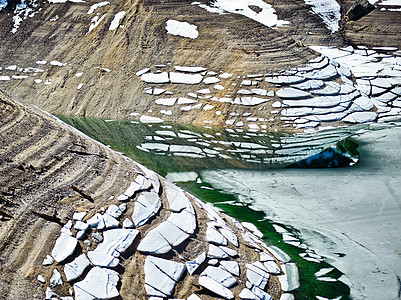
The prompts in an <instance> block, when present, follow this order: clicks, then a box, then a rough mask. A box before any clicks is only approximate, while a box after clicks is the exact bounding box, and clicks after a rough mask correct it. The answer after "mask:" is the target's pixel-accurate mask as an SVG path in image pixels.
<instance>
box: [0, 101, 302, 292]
mask: <svg viewBox="0 0 401 300" xmlns="http://www.w3.org/2000/svg"><path fill="white" fill-rule="evenodd" d="M0 97H1V98H0V100H1V101H0V105H1V110H0V113H1V118H0V119H1V126H0V137H1V144H2V147H1V156H0V157H1V170H0V183H1V184H0V185H1V191H0V192H1V196H0V197H1V198H0V200H1V206H0V217H1V219H0V259H1V262H2V263H1V266H0V271H1V274H2V278H1V280H0V287H1V288H0V290H1V292H0V297H1V298H2V299H26V298H27V297H28V298H29V299H43V298H44V295H45V297H46V299H52V298H59V297H66V298H63V299H71V298H68V297H71V296H73V297H74V299H98V298H102V299H111V298H113V299H115V297H121V298H123V299H147V297H149V296H155V297H159V298H158V299H164V298H166V297H174V298H188V299H199V298H197V297H200V299H211V298H216V297H222V298H225V299H233V297H234V296H235V298H237V297H242V298H247V297H251V296H252V295H254V294H257V295H265V294H266V293H269V294H270V295H271V297H272V298H273V299H280V298H281V297H282V299H291V297H292V296H291V294H287V293H284V294H283V291H290V290H292V289H294V288H296V287H297V275H296V267H295V265H294V264H292V263H289V257H288V256H287V255H285V253H280V250H279V249H277V248H273V247H268V246H266V245H265V244H264V243H263V242H262V241H261V240H260V238H258V237H257V236H255V235H254V234H253V233H252V232H251V231H249V230H248V229H246V228H244V227H243V226H242V225H241V224H240V223H238V222H237V221H235V220H234V219H232V218H230V217H228V216H226V215H224V214H222V213H220V212H219V211H218V210H217V209H216V208H214V207H213V206H211V205H208V204H204V203H202V202H200V201H199V200H197V199H195V198H194V197H192V196H191V195H189V194H187V193H185V192H184V191H183V190H181V189H179V188H178V187H176V186H175V185H173V184H171V183H169V182H167V181H166V180H163V178H161V177H159V176H158V175H157V174H155V173H154V172H152V171H150V170H148V169H146V168H145V167H143V166H140V165H138V164H136V163H135V162H134V161H132V160H130V159H128V158H125V157H123V156H122V155H120V154H118V153H116V152H114V151H112V150H110V149H109V148H107V147H105V146H103V145H101V144H99V143H97V142H95V141H94V140H91V139H89V138H88V137H86V136H84V135H83V134H81V133H79V132H77V131H75V130H74V129H72V128H70V127H69V126H67V125H65V124H64V123H62V122H60V121H59V120H58V119H55V118H52V117H51V116H49V115H46V114H45V113H43V112H42V111H39V110H37V109H32V108H30V107H29V106H28V105H26V104H23V103H21V102H17V101H14V100H12V99H11V98H9V97H8V96H6V95H5V94H3V93H1V94H0ZM248 227H249V226H248ZM250 229H251V230H254V229H253V228H250ZM256 234H258V232H257V231H256ZM294 272H295V273H294ZM223 279H224V280H223ZM246 282H247V284H246V285H245V283H246ZM99 287H101V288H99ZM45 290H46V293H45ZM239 295H241V296H239ZM246 295H248V296H246ZM266 295H267V294H266ZM266 295H265V297H267V296H266ZM252 297H254V296H252Z"/></svg>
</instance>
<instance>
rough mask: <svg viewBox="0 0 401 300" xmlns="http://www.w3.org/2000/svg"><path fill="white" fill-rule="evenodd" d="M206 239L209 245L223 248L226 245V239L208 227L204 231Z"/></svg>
mask: <svg viewBox="0 0 401 300" xmlns="http://www.w3.org/2000/svg"><path fill="white" fill-rule="evenodd" d="M206 239H207V240H208V242H209V243H213V244H216V245H224V246H225V245H227V239H226V238H225V237H224V236H223V235H221V234H220V233H219V232H218V231H217V229H215V228H214V227H212V226H208V227H207V229H206Z"/></svg>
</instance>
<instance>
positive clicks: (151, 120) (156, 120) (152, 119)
mask: <svg viewBox="0 0 401 300" xmlns="http://www.w3.org/2000/svg"><path fill="white" fill-rule="evenodd" d="M139 121H140V122H142V123H162V122H164V120H163V119H160V118H158V117H152V116H146V115H142V116H141V117H140V118H139Z"/></svg>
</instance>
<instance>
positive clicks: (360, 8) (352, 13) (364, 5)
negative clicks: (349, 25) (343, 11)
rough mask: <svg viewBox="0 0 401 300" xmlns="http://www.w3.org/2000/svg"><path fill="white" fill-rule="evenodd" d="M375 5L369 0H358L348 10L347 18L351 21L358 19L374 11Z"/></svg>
mask: <svg viewBox="0 0 401 300" xmlns="http://www.w3.org/2000/svg"><path fill="white" fill-rule="evenodd" d="M374 9H375V6H374V5H372V4H370V3H369V1H368V0H357V1H356V2H355V3H354V5H352V7H351V8H350V9H349V10H348V12H347V18H348V20H349V21H356V20H359V19H360V18H362V17H364V16H366V15H367V14H368V13H370V12H371V11H373V10H374Z"/></svg>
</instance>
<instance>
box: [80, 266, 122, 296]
mask: <svg viewBox="0 0 401 300" xmlns="http://www.w3.org/2000/svg"><path fill="white" fill-rule="evenodd" d="M118 281H119V277H118V273H117V272H116V271H113V270H109V269H103V268H100V267H94V268H93V269H91V270H90V271H89V273H88V275H86V277H85V279H84V280H82V281H80V282H77V283H75V284H74V294H75V300H92V299H93V300H94V299H111V298H114V297H117V296H119V292H118V290H117V284H118Z"/></svg>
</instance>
